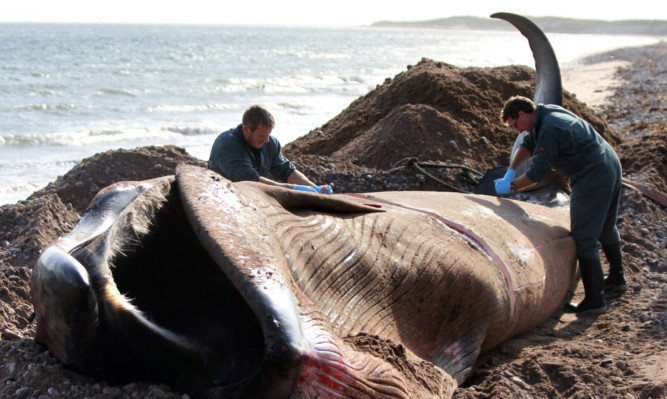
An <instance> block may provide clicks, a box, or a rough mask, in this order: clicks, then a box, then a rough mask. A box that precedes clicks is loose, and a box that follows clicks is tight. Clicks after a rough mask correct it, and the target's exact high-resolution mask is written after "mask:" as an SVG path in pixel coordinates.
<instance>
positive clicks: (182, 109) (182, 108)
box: [148, 104, 238, 113]
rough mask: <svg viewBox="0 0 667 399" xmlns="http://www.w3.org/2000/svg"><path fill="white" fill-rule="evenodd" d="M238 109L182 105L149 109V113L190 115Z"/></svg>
mask: <svg viewBox="0 0 667 399" xmlns="http://www.w3.org/2000/svg"><path fill="white" fill-rule="evenodd" d="M235 108H238V106H237V105H235V104H188V105H185V104H181V105H160V106H157V107H150V108H148V112H156V113H189V112H200V111H225V110H229V109H235Z"/></svg>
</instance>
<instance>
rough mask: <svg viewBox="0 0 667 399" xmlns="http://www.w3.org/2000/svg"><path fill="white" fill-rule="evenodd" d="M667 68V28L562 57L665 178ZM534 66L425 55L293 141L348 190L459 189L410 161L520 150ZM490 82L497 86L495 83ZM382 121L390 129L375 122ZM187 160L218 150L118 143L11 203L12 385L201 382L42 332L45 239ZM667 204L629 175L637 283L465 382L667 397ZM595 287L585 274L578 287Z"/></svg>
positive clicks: (599, 119) (629, 250) (637, 157)
mask: <svg viewBox="0 0 667 399" xmlns="http://www.w3.org/2000/svg"><path fill="white" fill-rule="evenodd" d="M665 68H667V44H666V43H664V42H661V43H660V44H657V45H653V46H647V47H641V48H633V49H619V50H615V51H613V52H609V53H605V54H599V55H596V56H593V57H591V58H590V59H587V60H585V62H584V63H583V65H582V66H581V67H577V68H576V69H571V70H564V71H562V75H563V86H564V89H565V90H566V91H567V92H566V93H565V96H564V97H565V98H564V106H565V107H566V108H568V109H571V110H573V111H574V112H575V113H577V114H579V115H581V116H582V117H584V118H585V119H587V120H588V121H589V122H590V123H591V124H593V125H594V126H595V128H596V130H598V132H600V134H601V135H603V137H604V138H605V139H606V140H607V141H608V142H610V143H611V144H612V146H613V147H614V148H615V150H616V151H617V153H618V154H619V158H620V159H621V162H622V165H623V169H624V177H626V178H628V179H631V180H632V181H635V182H638V183H641V184H644V185H646V186H647V187H650V188H652V189H654V190H657V191H661V192H663V193H664V192H667V130H666V128H665V126H667V125H666V122H665V115H666V114H667V113H666V112H665V110H666V109H665V108H666V106H665V98H666V96H667V92H666V87H667V84H666V83H667V81H666V80H667V73H666V72H667V71H666V70H665ZM534 81H535V74H534V71H533V70H532V69H530V68H527V67H520V66H510V67H501V68H465V69H460V68H456V67H452V66H448V65H446V64H443V63H440V62H437V61H431V60H423V61H422V62H421V63H419V64H418V65H415V66H412V67H411V68H410V69H408V70H407V71H405V72H403V73H402V74H400V75H398V76H397V77H395V78H394V79H391V80H388V81H387V82H385V83H384V84H383V85H381V86H379V87H378V88H377V89H375V90H374V91H372V92H371V93H369V94H367V95H366V96H363V97H361V98H360V99H359V100H357V101H355V102H353V103H352V104H351V105H350V107H349V108H347V109H345V110H343V111H342V112H341V113H340V114H339V115H338V116H337V117H335V118H334V119H332V120H331V121H330V122H329V123H327V124H325V125H324V126H322V127H321V129H318V130H314V131H312V132H311V133H310V134H309V135H307V136H305V137H303V138H301V139H299V140H297V141H295V142H293V143H290V144H289V145H287V146H286V147H285V153H286V155H287V156H288V157H289V158H290V159H292V160H293V161H294V162H295V163H297V165H298V167H299V169H301V170H302V171H304V173H305V174H306V175H308V176H309V177H310V178H311V179H313V180H314V181H317V182H320V183H326V184H331V185H332V186H333V187H334V189H335V190H336V191H337V192H372V191H384V190H441V191H451V189H450V188H448V187H445V186H443V185H442V184H441V183H439V182H436V181H434V180H432V179H430V178H429V177H428V176H424V175H423V174H420V173H418V172H417V171H416V170H415V169H413V168H411V167H409V166H400V165H401V162H400V161H401V160H403V159H405V158H410V157H414V158H416V159H418V160H419V161H430V162H436V161H441V162H442V163H447V164H464V165H467V166H469V167H471V168H472V169H475V170H478V171H486V170H488V169H491V168H493V167H495V166H503V165H506V164H507V162H508V159H509V151H510V149H511V146H512V143H513V138H514V133H513V132H512V131H511V129H509V128H507V127H506V126H503V125H502V124H501V123H500V122H499V120H498V110H499V107H500V106H501V104H502V102H503V101H504V99H506V98H508V97H509V96H510V95H514V94H522V95H526V96H532V90H534ZM500 83H503V84H500ZM480 85H481V86H480ZM501 86H502V87H503V89H500V87H501ZM454 90H455V91H456V92H454ZM481 90H484V91H485V92H486V95H485V96H479V92H480V91H481ZM455 100H456V101H457V102H455ZM471 109H472V110H473V112H468V111H469V110H471ZM359 115H366V116H368V117H365V118H360V117H359ZM443 126H445V127H446V129H444V128H443ZM408 128H410V129H408ZM379 131H382V132H383V139H382V140H379V139H378V138H377V134H374V133H376V132H379ZM434 131H437V132H438V133H439V134H437V135H435V136H434V135H433V134H432V132H434ZM350 132H354V134H351V133H350ZM440 132H444V133H440ZM388 143H391V144H392V145H389V144H388ZM425 143H427V145H425ZM179 163H190V164H195V165H201V164H202V162H201V161H199V160H197V159H195V158H193V157H191V156H189V155H188V154H187V153H186V152H185V151H184V150H182V149H179V148H175V147H145V148H140V149H136V150H132V151H130V150H119V151H111V152H108V153H102V154H98V155H96V156H94V157H91V158H89V159H86V160H84V161H82V162H81V163H80V164H79V165H77V166H76V167H75V168H73V169H72V170H71V171H70V172H68V173H67V174H66V175H64V176H61V177H60V178H58V180H57V181H54V182H53V183H51V184H50V185H49V186H47V187H45V188H44V189H43V190H40V191H39V192H37V193H35V194H34V195H32V196H31V197H30V198H28V199H27V200H26V201H21V202H19V203H16V204H10V205H5V206H2V207H0V299H2V302H1V307H0V332H1V336H0V358H1V359H2V360H1V362H0V396H1V397H6V398H61V397H63V398H64V397H67V398H70V397H71V398H138V397H142V398H143V397H147V398H184V399H186V398H188V397H189V395H187V394H182V393H177V392H173V391H172V390H171V389H170V388H169V386H167V385H164V384H157V383H152V382H142V381H134V382H128V383H127V384H124V385H110V384H109V383H108V382H106V381H104V380H95V379H92V378H90V377H87V376H84V375H81V374H79V373H76V372H73V371H70V370H67V369H66V368H64V367H63V366H62V364H61V363H60V362H59V361H57V360H56V359H55V358H54V357H53V356H52V355H51V354H50V353H49V352H48V351H46V350H45V349H44V348H43V347H41V346H40V345H38V344H37V343H35V341H34V334H35V325H34V322H33V316H32V313H33V308H32V304H31V302H30V288H29V280H30V276H31V270H32V267H33V265H34V263H35V261H36V259H37V258H38V256H39V253H40V251H41V250H42V249H43V248H44V247H45V246H47V245H48V244H49V243H51V242H52V241H53V240H54V239H55V238H57V237H58V236H61V235H63V234H65V233H67V232H68V231H70V230H71V229H72V227H73V226H74V225H75V224H76V223H77V222H78V220H79V218H80V217H81V215H82V214H83V213H84V212H85V210H86V207H87V205H88V203H89V202H90V200H91V199H92V197H93V196H94V195H95V193H97V191H98V190H99V189H101V188H103V187H104V186H105V185H108V184H110V183H112V182H115V181H119V180H142V179H148V178H153V177H157V176H162V175H167V174H172V173H173V170H174V167H175V166H176V165H177V164H179ZM434 174H435V175H437V177H438V178H439V179H440V180H441V181H445V182H447V183H450V184H451V186H453V187H454V188H456V189H460V190H462V191H468V192H469V191H471V190H472V189H473V188H474V184H472V183H470V181H465V180H460V179H459V178H458V177H457V175H456V174H455V173H450V172H449V171H448V170H443V171H437V172H434ZM519 199H520V198H519ZM666 212H667V209H666V208H665V206H664V205H660V204H659V203H657V202H656V201H654V200H652V199H650V198H648V197H646V196H644V195H642V194H641V193H639V192H637V191H635V190H632V189H624V191H623V195H622V200H621V214H620V215H619V221H618V226H619V230H620V232H621V236H622V240H623V256H624V265H625V268H626V270H627V275H628V278H629V281H630V289H629V290H628V291H627V292H626V293H624V294H611V293H610V294H606V300H607V302H608V304H609V307H610V308H609V311H608V312H607V313H605V314H603V315H599V316H592V315H589V316H575V315H572V314H565V313H562V312H556V313H554V314H553V315H552V316H551V317H550V318H549V319H548V320H547V321H546V322H544V323H543V324H541V325H540V326H538V327H537V328H535V329H534V330H532V331H529V332H527V333H525V334H522V335H519V336H517V337H514V338H512V339H510V340H508V341H506V342H505V343H503V344H501V345H499V346H498V347H496V348H494V349H493V350H491V351H489V352H487V353H484V354H482V355H481V356H480V358H479V359H478V361H477V362H476V365H475V368H474V370H473V371H472V373H471V375H470V377H469V378H468V379H467V381H466V382H465V383H464V384H463V386H461V387H459V388H458V389H457V390H456V392H455V393H454V396H453V397H454V398H459V399H462V398H476V399H481V398H628V399H629V398H643V399H648V398H653V399H657V398H664V397H667V335H666V333H665V331H667V295H666V294H667V284H666V283H667V262H666V261H665V260H666V259H667V238H666V237H665V235H666V234H667V214H666ZM603 259H604V258H603ZM604 262H605V263H604V265H603V267H604V268H605V269H606V268H607V267H608V265H607V264H606V261H604ZM582 297H583V290H582V288H581V286H579V287H578V289H577V291H576V292H575V293H574V299H575V301H576V300H578V299H581V298H582ZM428 389H429V390H431V392H433V396H432V397H448V396H441V395H439V394H438V392H443V390H442V389H440V387H439V386H438V385H437V382H433V383H432V386H429V387H428Z"/></svg>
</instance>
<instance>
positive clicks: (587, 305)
mask: <svg viewBox="0 0 667 399" xmlns="http://www.w3.org/2000/svg"><path fill="white" fill-rule="evenodd" d="M579 269H580V270H581V282H582V283H583V284H584V293H585V297H584V300H583V301H581V303H579V304H578V305H575V304H572V303H570V304H568V305H567V307H566V310H568V311H570V312H575V313H604V312H606V311H607V305H606V304H605V302H604V296H603V291H604V274H603V273H602V264H601V263H600V260H599V259H582V258H580V259H579Z"/></svg>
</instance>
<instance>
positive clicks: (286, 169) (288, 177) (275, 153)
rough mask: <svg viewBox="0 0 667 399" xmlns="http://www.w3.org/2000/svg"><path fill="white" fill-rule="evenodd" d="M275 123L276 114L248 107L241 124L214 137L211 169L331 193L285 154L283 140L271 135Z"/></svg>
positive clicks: (232, 177)
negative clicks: (306, 174)
mask: <svg viewBox="0 0 667 399" xmlns="http://www.w3.org/2000/svg"><path fill="white" fill-rule="evenodd" d="M274 126H275V121H274V119H273V115H271V113H270V112H269V111H268V110H267V109H266V108H264V107H262V106H260V105H253V106H250V107H248V108H247V109H246V111H245V112H244V113H243V118H242V123H241V124H240V125H238V126H237V127H236V128H233V129H229V130H227V131H225V132H222V133H220V135H219V136H218V137H217V138H216V139H215V142H214V143H213V146H212V148H211V155H210V157H209V160H208V168H209V169H211V170H212V171H214V172H217V173H219V174H221V175H222V176H224V177H225V178H227V179H229V180H231V181H234V182H236V181H243V180H251V181H259V182H261V183H265V184H270V185H274V186H280V187H284V188H291V189H295V190H301V191H310V192H315V193H320V194H332V193H333V190H332V189H331V186H329V185H322V186H318V185H315V183H313V182H312V181H310V180H309V179H308V178H307V177H306V176H305V175H304V174H303V173H301V172H300V171H298V170H297V169H296V167H295V166H294V164H293V163H292V162H290V161H289V160H288V159H287V158H285V157H284V156H283V154H282V148H281V146H280V142H279V141H278V139H276V138H275V137H273V136H271V135H270V134H271V131H272V130H273V127H274Z"/></svg>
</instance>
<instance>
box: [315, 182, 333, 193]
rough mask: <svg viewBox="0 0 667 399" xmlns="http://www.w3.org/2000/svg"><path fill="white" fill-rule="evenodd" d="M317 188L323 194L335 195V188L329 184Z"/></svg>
mask: <svg viewBox="0 0 667 399" xmlns="http://www.w3.org/2000/svg"><path fill="white" fill-rule="evenodd" d="M315 188H316V189H318V190H320V193H321V194H333V188H331V186H330V185H328V184H326V185H324V186H315Z"/></svg>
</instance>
